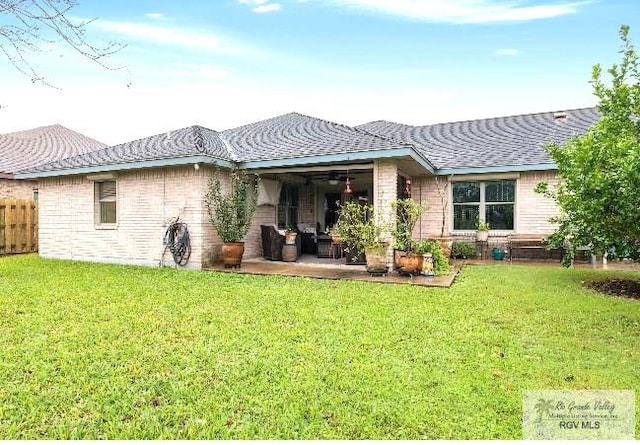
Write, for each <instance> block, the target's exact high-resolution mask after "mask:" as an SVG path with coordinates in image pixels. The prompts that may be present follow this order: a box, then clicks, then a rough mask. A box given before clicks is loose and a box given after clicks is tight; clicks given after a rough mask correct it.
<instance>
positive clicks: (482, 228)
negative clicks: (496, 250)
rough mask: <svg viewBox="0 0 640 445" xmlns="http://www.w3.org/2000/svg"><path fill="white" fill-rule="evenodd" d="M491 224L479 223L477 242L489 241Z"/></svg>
mask: <svg viewBox="0 0 640 445" xmlns="http://www.w3.org/2000/svg"><path fill="white" fill-rule="evenodd" d="M489 230H490V227H489V223H486V222H484V221H478V223H477V224H476V240H478V241H480V242H486V241H487V240H488V239H489Z"/></svg>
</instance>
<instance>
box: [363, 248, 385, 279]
mask: <svg viewBox="0 0 640 445" xmlns="http://www.w3.org/2000/svg"><path fill="white" fill-rule="evenodd" d="M364 254H365V257H366V260H367V272H369V273H387V270H389V268H388V267H387V249H386V246H385V247H369V248H365V249H364Z"/></svg>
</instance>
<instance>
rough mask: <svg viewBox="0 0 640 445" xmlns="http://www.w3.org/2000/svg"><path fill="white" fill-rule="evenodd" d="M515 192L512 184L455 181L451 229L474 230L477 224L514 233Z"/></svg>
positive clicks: (514, 183)
mask: <svg viewBox="0 0 640 445" xmlns="http://www.w3.org/2000/svg"><path fill="white" fill-rule="evenodd" d="M515 192H516V182H515V181H487V182H454V183H453V230H475V228H476V223H477V222H478V221H484V222H488V223H489V226H490V227H491V230H513V229H514V224H513V221H514V218H513V214H514V207H515V200H516V198H515Z"/></svg>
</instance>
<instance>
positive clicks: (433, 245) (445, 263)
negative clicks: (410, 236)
mask: <svg viewBox="0 0 640 445" xmlns="http://www.w3.org/2000/svg"><path fill="white" fill-rule="evenodd" d="M413 252H414V253H415V254H417V255H424V254H425V253H430V254H431V257H432V258H433V272H434V273H435V274H436V276H439V275H447V274H448V273H449V272H450V271H451V264H449V258H447V257H446V256H445V254H444V251H443V250H442V246H441V245H440V242H439V241H436V240H422V241H418V242H417V243H415V244H414V246H413Z"/></svg>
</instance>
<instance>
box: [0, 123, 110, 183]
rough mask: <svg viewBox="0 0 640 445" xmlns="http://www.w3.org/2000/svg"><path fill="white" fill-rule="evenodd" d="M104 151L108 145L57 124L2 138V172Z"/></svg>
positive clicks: (0, 149)
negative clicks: (100, 149)
mask: <svg viewBox="0 0 640 445" xmlns="http://www.w3.org/2000/svg"><path fill="white" fill-rule="evenodd" d="M103 147H106V144H103V143H102V142H98V141H96V140H95V139H91V138H90V137H87V136H85V135H83V134H80V133H76V132H75V131H73V130H70V129H68V128H66V127H63V126H62V125H58V124H55V125H48V126H45V127H38V128H33V129H31V130H24V131H17V132H15V133H6V134H0V172H3V173H8V174H13V173H16V172H18V171H20V170H27V169H33V168H35V167H38V166H40V165H42V164H46V163H48V162H52V161H56V160H59V159H63V158H67V157H69V156H76V155H78V154H82V153H88V152H91V151H93V150H96V149H99V148H103Z"/></svg>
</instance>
